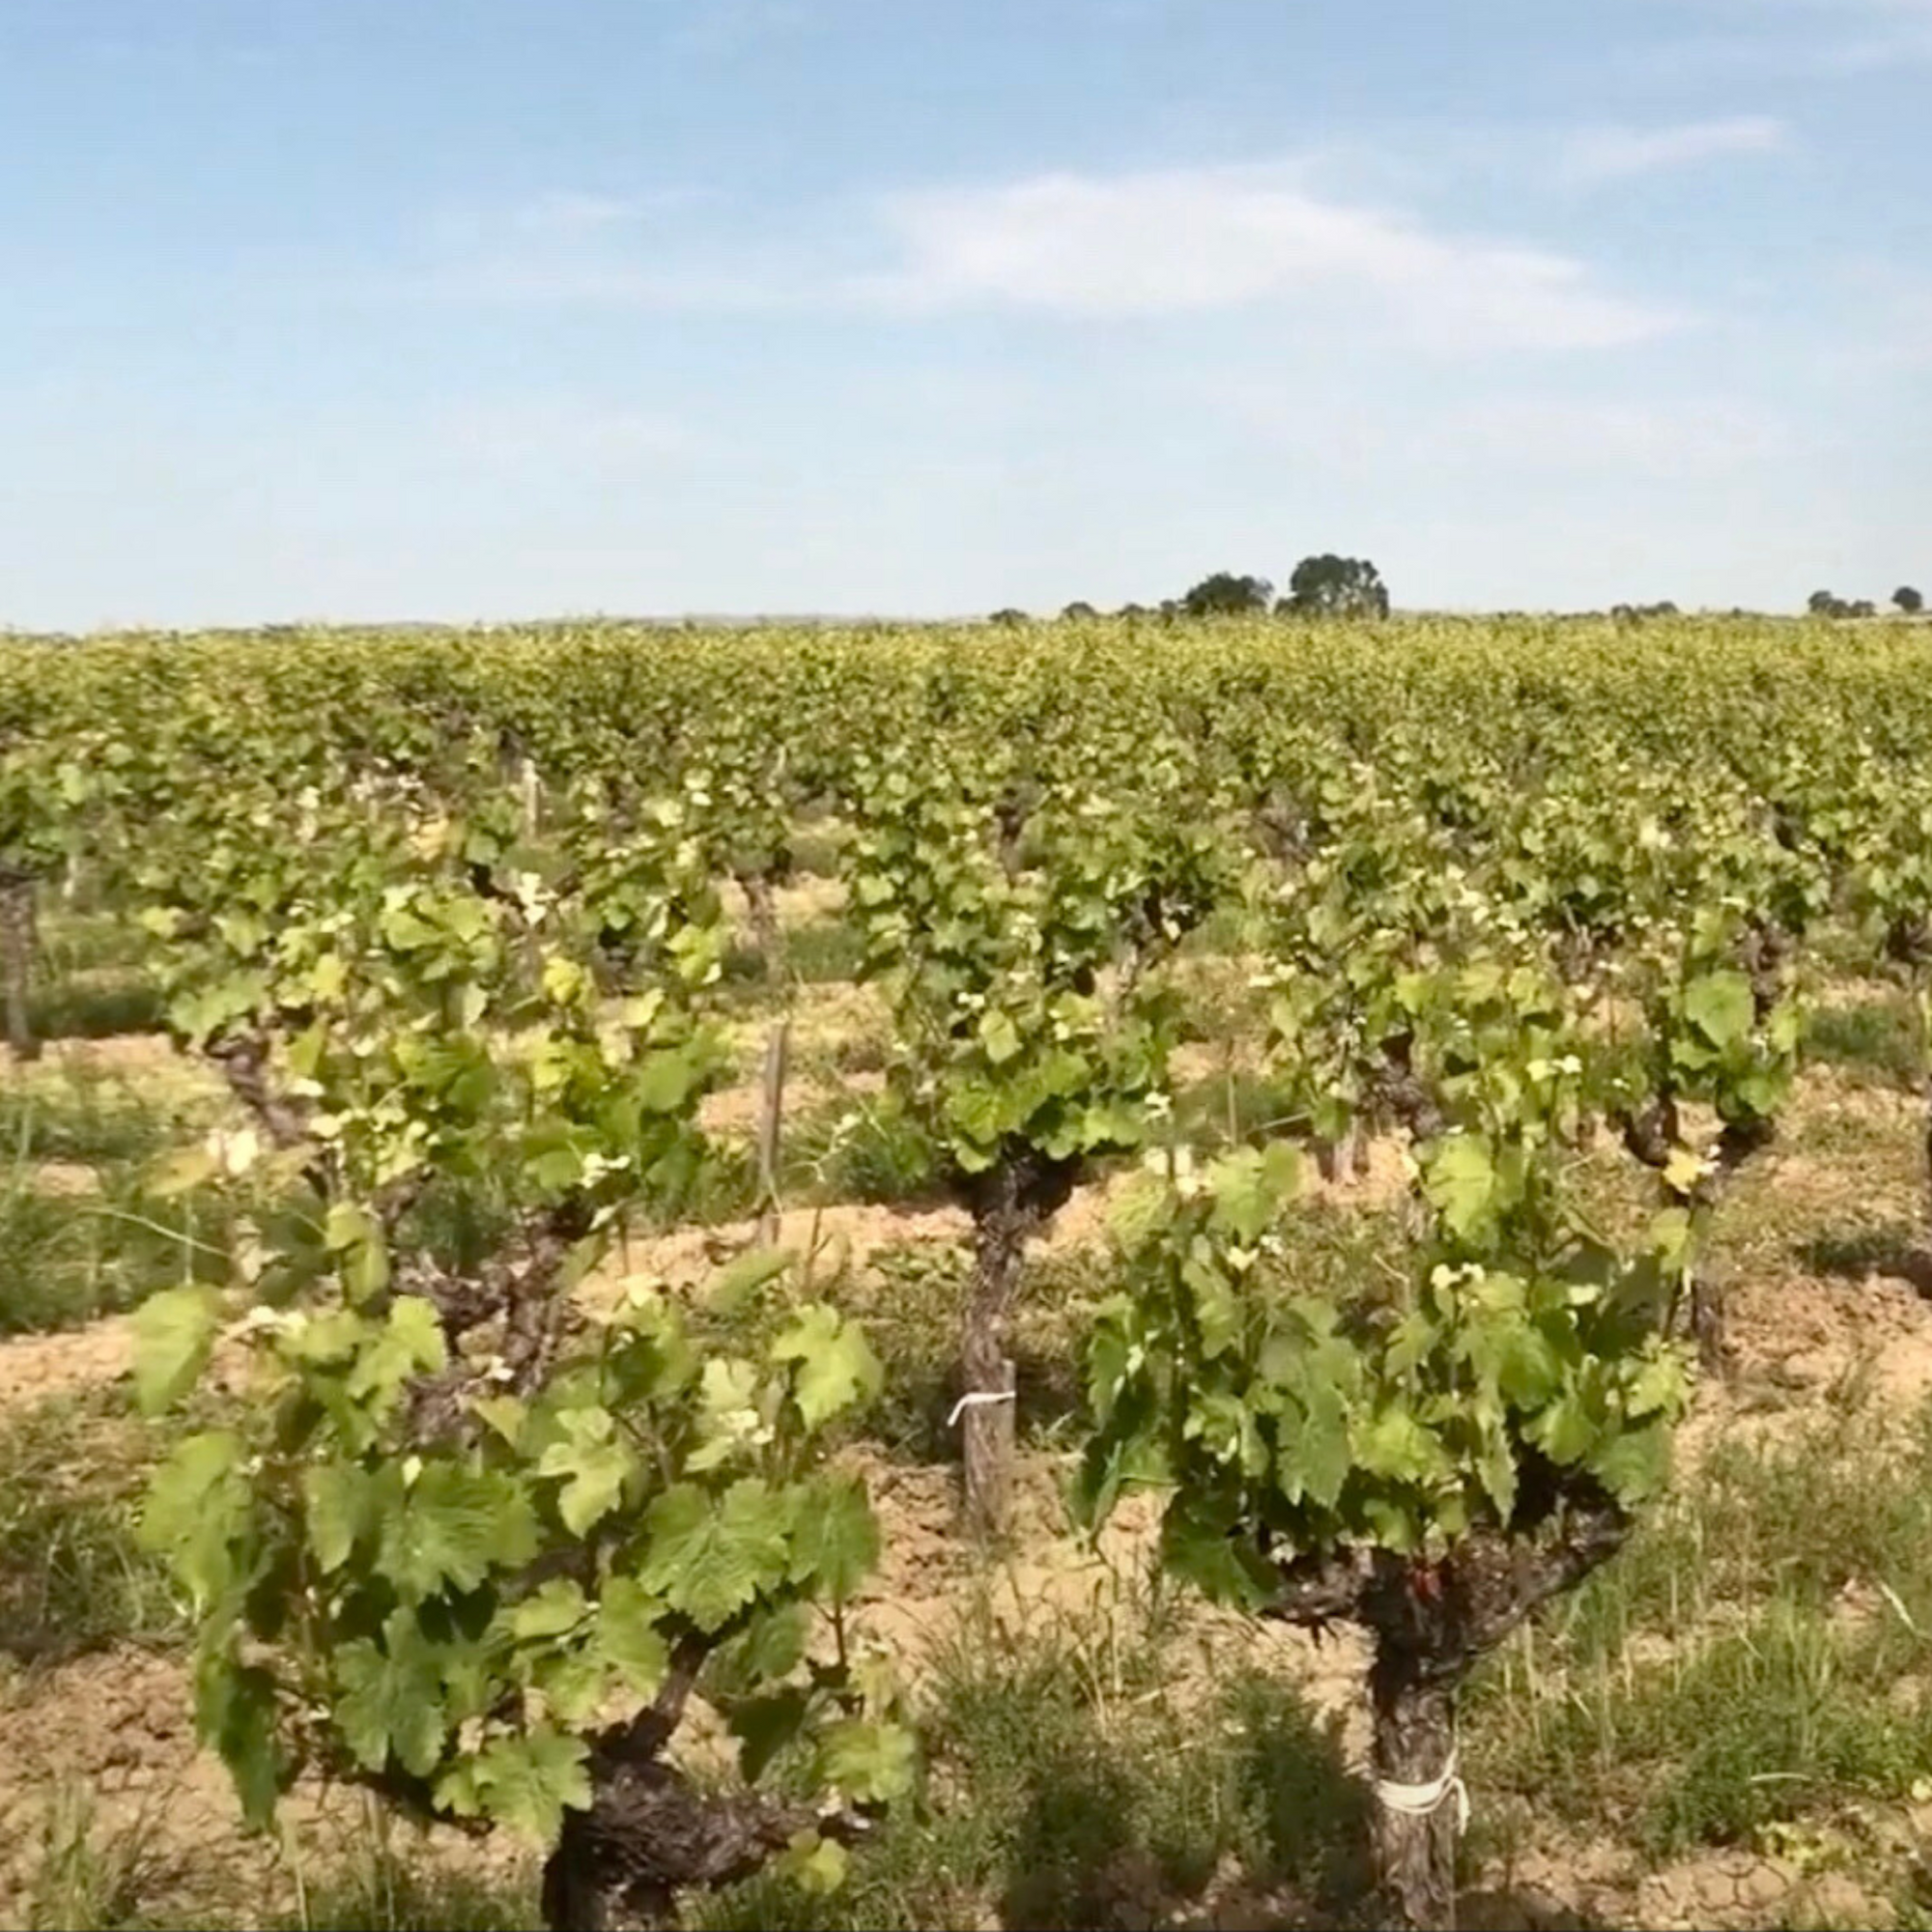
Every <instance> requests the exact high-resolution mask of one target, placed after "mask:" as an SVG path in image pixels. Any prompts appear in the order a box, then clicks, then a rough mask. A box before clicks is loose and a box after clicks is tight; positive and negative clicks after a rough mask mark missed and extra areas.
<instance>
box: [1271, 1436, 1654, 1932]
mask: <svg viewBox="0 0 1932 1932" xmlns="http://www.w3.org/2000/svg"><path fill="white" fill-rule="evenodd" d="M1525 1488H1526V1490H1530V1491H1533V1492H1537V1493H1533V1494H1531V1495H1529V1496H1528V1497H1527V1498H1526V1499H1525V1501H1524V1503H1523V1505H1522V1506H1521V1507H1520V1510H1519V1512H1518V1517H1517V1520H1516V1521H1515V1523H1514V1524H1513V1525H1512V1526H1511V1528H1510V1529H1509V1530H1507V1531H1503V1530H1497V1529H1493V1528H1492V1529H1485V1530H1477V1531H1475V1532H1472V1533H1471V1534H1470V1535H1468V1536H1465V1537H1463V1539H1462V1540H1460V1541H1459V1542H1458V1543H1456V1544H1455V1545H1454V1546H1453V1547H1452V1548H1451V1549H1450V1550H1449V1552H1448V1554H1447V1555H1445V1556H1444V1557H1443V1558H1442V1559H1441V1560H1440V1561H1438V1562H1423V1561H1420V1560H1418V1559H1412V1558H1409V1557H1406V1556H1401V1555H1398V1554H1396V1553H1395V1552H1394V1551H1393V1550H1388V1549H1369V1548H1350V1549H1343V1550H1335V1551H1331V1552H1328V1553H1326V1554H1323V1555H1319V1556H1315V1557H1311V1558H1299V1559H1295V1560H1293V1561H1292V1562H1291V1563H1290V1564H1289V1565H1288V1566H1287V1567H1286V1568H1285V1569H1284V1571H1283V1588H1282V1594H1281V1596H1280V1597H1279V1598H1278V1599H1277V1601H1276V1602H1275V1603H1274V1605H1271V1606H1270V1608H1269V1610H1268V1611H1267V1612H1266V1614H1267V1615H1269V1616H1271V1617H1276V1618H1279V1619H1281V1620H1282V1621H1284V1622H1289V1623H1296V1624H1303V1625H1311V1626H1314V1627H1317V1628H1320V1627H1321V1626H1324V1625H1326V1624H1329V1623H1332V1622H1336V1621H1343V1620H1346V1621H1349V1622H1352V1623H1356V1624H1359V1625H1361V1626H1363V1627H1364V1628H1365V1629H1367V1630H1368V1631H1369V1632H1371V1633H1372V1634H1373V1635H1374V1637H1375V1641H1376V1655H1375V1662H1374V1664H1373V1665H1372V1667H1371V1669H1370V1673H1369V1697H1370V1703H1371V1706H1372V1709H1373V1713H1374V1719H1375V1745H1374V1754H1373V1762H1372V1770H1373V1772H1374V1776H1375V1792H1374V1799H1375V1803H1374V1804H1373V1807H1372V1810H1371V1818H1370V1836H1371V1849H1372V1851H1373V1854H1374V1863H1375V1871H1376V1880H1377V1885H1378V1889H1379V1890H1380V1892H1381V1895H1382V1901H1383V1904H1384V1906H1385V1909H1386V1911H1387V1913H1388V1915H1389V1916H1388V1920H1387V1922H1388V1923H1390V1924H1393V1925H1402V1926H1407V1927H1411V1928H1414V1932H1454V1928H1455V1923H1456V1847H1457V1841H1458V1839H1459V1838H1460V1836H1461V1834H1462V1826H1463V1791H1462V1785H1461V1781H1460V1774H1459V1771H1458V1767H1457V1763H1456V1694H1457V1691H1458V1690H1459V1689H1460V1688H1461V1686H1462V1685H1463V1682H1464V1681H1465V1680H1466V1678H1467V1677H1468V1675H1469V1673H1470V1671H1471V1670H1473V1669H1474V1668H1475V1666H1476V1665H1477V1663H1479V1662H1481V1661H1482V1659H1483V1658H1485V1657H1486V1656H1488V1655H1489V1654H1490V1652H1491V1651H1492V1650H1494V1649H1495V1647H1496V1646H1497V1645H1498V1644H1499V1643H1501V1642H1502V1641H1503V1639H1504V1638H1505V1637H1507V1636H1508V1635H1509V1634H1511V1632H1513V1631H1514V1630H1516V1629H1517V1627H1518V1626H1519V1625H1520V1624H1521V1623H1522V1621H1523V1620H1524V1619H1525V1618H1526V1617H1528V1616H1529V1615H1530V1613H1531V1612H1532V1611H1533V1610H1535V1609H1536V1608H1537V1607H1538V1606H1539V1605H1542V1604H1544V1603H1546V1602H1548V1599H1549V1598H1551V1597H1554V1596H1557V1595H1559V1594H1560V1593H1561V1592H1563V1591H1565V1590H1570V1589H1574V1588H1575V1587H1576V1585H1577V1583H1579V1582H1580V1581H1581V1580H1582V1579H1583V1578H1584V1577H1586V1576H1588V1575H1589V1573H1590V1572H1591V1571H1592V1570H1594V1569H1596V1567H1597V1566H1598V1565H1599V1564H1600V1563H1603V1562H1605V1561H1606V1560H1607V1559H1608V1558H1609V1557H1610V1556H1612V1555H1614V1554H1615V1552H1616V1551H1617V1550H1618V1549H1619V1548H1621V1547H1622V1545H1623V1541H1624V1538H1625V1537H1626V1536H1627V1535H1628V1534H1629V1532H1630V1519H1629V1517H1628V1516H1627V1515H1626V1514H1625V1513H1624V1511H1623V1509H1622V1508H1621V1507H1620V1506H1619V1505H1618V1504H1617V1503H1616V1502H1615V1501H1614V1500H1613V1499H1612V1498H1611V1497H1609V1496H1608V1495H1607V1494H1606V1493H1605V1492H1603V1491H1602V1490H1601V1489H1599V1488H1598V1487H1597V1486H1596V1485H1595V1484H1594V1482H1592V1481H1591V1480H1590V1479H1589V1478H1587V1477H1582V1476H1579V1475H1578V1474H1577V1473H1576V1472H1573V1471H1559V1470H1556V1469H1554V1468H1550V1467H1547V1466H1546V1467H1543V1468H1540V1469H1537V1470H1536V1471H1535V1481H1534V1482H1529V1483H1526V1484H1525Z"/></svg>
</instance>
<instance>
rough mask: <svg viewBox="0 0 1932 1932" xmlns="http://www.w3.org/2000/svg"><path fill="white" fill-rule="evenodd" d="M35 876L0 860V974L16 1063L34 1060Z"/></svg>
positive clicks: (9, 1041) (36, 1055) (38, 1046)
mask: <svg viewBox="0 0 1932 1932" xmlns="http://www.w3.org/2000/svg"><path fill="white" fill-rule="evenodd" d="M33 973H34V875H33V873H32V872H31V871H29V870H28V869H27V867H24V866H19V865H14V864H12V863H10V862H7V861H0V974H4V975H5V978H6V982H7V1044H8V1047H9V1048H10V1049H11V1050H12V1052H13V1055H14V1059H15V1060H37V1059H39V1057H40V1052H41V1043H40V1041H39V1040H38V1039H36V1038H35V1037H34V1018H33V1007H32V992H33Z"/></svg>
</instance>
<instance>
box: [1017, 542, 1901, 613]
mask: <svg viewBox="0 0 1932 1932" xmlns="http://www.w3.org/2000/svg"><path fill="white" fill-rule="evenodd" d="M1891 602H1892V604H1893V606H1894V607H1895V608H1896V609H1897V611H1898V612H1899V614H1900V615H1901V616H1906V617H1917V616H1918V615H1919V614H1921V613H1922V612H1923V611H1924V609H1925V599H1924V597H1923V596H1922V595H1921V594H1920V593H1919V592H1918V590H1917V589H1915V588H1914V587H1913V586H1912V585H1911V584H1909V583H1902V584H1900V585H1899V587H1898V588H1897V589H1896V590H1894V591H1893V592H1892V593H1891ZM1804 608H1805V610H1806V611H1807V612H1808V613H1809V614H1810V615H1811V616H1814V617H1875V616H1877V615H1878V614H1879V611H1878V606H1877V605H1876V604H1875V603H1873V602H1872V601H1871V599H1869V598H1863V597H1861V598H1858V599H1855V600H1847V599H1845V598H1842V597H1839V596H1837V595H1836V594H1835V593H1833V591H1830V590H1814V591H1813V592H1812V593H1811V595H1810V597H1809V598H1808V599H1807V600H1806V602H1805V607H1804ZM1269 613H1272V614H1273V615H1275V616H1278V617H1309V616H1314V617H1357V618H1363V617H1386V616H1387V615H1388V613H1389V593H1388V586H1387V584H1385V583H1384V582H1382V577H1381V573H1380V571H1378V569H1377V568H1376V566H1375V565H1374V564H1373V563H1372V562H1370V561H1369V559H1368V558H1367V557H1350V556H1337V555H1336V554H1334V553H1333V552H1325V553H1323V554H1321V555H1320V556H1305V557H1303V558H1302V560H1301V561H1300V562H1299V563H1298V564H1296V565H1295V566H1294V570H1293V574H1292V575H1291V576H1290V578H1289V581H1288V589H1287V591H1286V592H1285V593H1284V594H1283V595H1282V596H1279V597H1277V596H1276V595H1275V586H1274V584H1273V583H1272V582H1270V581H1269V580H1268V579H1267V578H1265V577H1258V576H1253V575H1247V574H1242V573H1239V572H1236V571H1232V570H1217V571H1214V572H1212V573H1211V574H1210V575H1208V576H1207V577H1204V578H1203V579H1202V580H1201V581H1200V582H1198V583H1196V584H1195V585H1193V587H1192V588H1191V589H1189V590H1187V591H1186V592H1184V593H1183V594H1182V595H1181V596H1179V597H1168V598H1164V599H1163V600H1162V601H1161V602H1160V603H1159V604H1152V605H1150V604H1123V605H1122V606H1121V608H1120V610H1119V611H1117V612H1116V613H1115V614H1116V615H1118V616H1122V617H1161V618H1165V619H1167V620H1168V621H1170V622H1172V621H1174V620H1176V619H1179V618H1182V617H1220V616H1231V617H1232V616H1265V615H1268V614H1269ZM1101 614H1102V613H1101V611H1099V609H1098V608H1097V607H1096V606H1094V605H1093V604H1090V603H1088V602H1087V601H1086V600H1085V599H1084V598H1075V599H1074V601H1073V602H1072V603H1070V604H1068V605H1066V606H1065V608H1064V609H1063V610H1062V611H1061V612H1060V615H1061V617H1062V618H1063V619H1065V620H1078V619H1081V618H1088V617H1098V616H1100V615H1101ZM1609 614H1610V616H1611V617H1613V618H1615V619H1616V620H1617V621H1618V622H1620V623H1638V622H1641V621H1643V620H1644V619H1646V618H1652V617H1675V616H1678V615H1679V614H1681V613H1680V611H1679V609H1678V607H1677V605H1675V604H1674V603H1672V602H1670V600H1669V599H1667V598H1666V599H1664V600H1663V601H1662V602H1661V603H1655V604H1613V605H1611V607H1610V611H1609ZM1731 614H1732V615H1733V616H1738V617H1742V616H1747V615H1750V614H1751V613H1750V612H1748V611H1745V610H1744V608H1743V607H1742V606H1740V607H1738V608H1737V609H1735V610H1734V611H1732V612H1731ZM988 621H989V622H991V623H995V624H1007V625H1011V624H1024V623H1029V622H1031V621H1032V619H1031V616H1030V613H1029V612H1027V611H1021V610H1019V609H1017V608H1016V607H1014V606H1011V605H1009V606H1008V607H1007V608H1005V609H1004V610H1000V611H994V612H993V613H992V616H991V617H990V619H989V620H988Z"/></svg>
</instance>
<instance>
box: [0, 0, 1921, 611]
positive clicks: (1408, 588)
mask: <svg viewBox="0 0 1932 1932" xmlns="http://www.w3.org/2000/svg"><path fill="white" fill-rule="evenodd" d="M0 278H4V286H5V289H6V292H7V294H6V298H5V299H4V301H0V624H10V623H11V624H14V625H17V626H26V627H57V628H66V629H81V628H89V627H93V626H97V625H102V624H110V623H112V624H162V625H175V624H180V625H190V624H220V623H245V622H255V621H266V620H297V619H304V618H340V619H349V620H363V619H373V618H380V617H398V618H449V619H469V618H476V617H495V618H509V617H519V616H536V615H547V614H563V613H582V612H588V611H616V612H626V613H642V612H675V611H732V612H753V611H821V612H834V611H838V612H853V613H858V612H893V613H904V614H908V615H943V614H959V613H973V612H982V611H987V610H990V609H992V608H994V607H996V606H1000V605H1005V604H1017V605H1021V606H1023V607H1026V608H1030V609H1034V610H1041V611H1047V610H1053V609H1057V608H1058V607H1059V606H1060V605H1062V604H1064V603H1065V602H1066V601H1068V600H1069V599H1072V598H1076V597H1083V598H1087V599H1089V600H1091V601H1093V602H1094V603H1096V604H1100V605H1102V606H1108V605H1114V604H1118V603H1121V602H1122V601H1125V600H1127V599H1138V600H1145V601H1154V600H1157V599H1159V598H1160V597H1162V596H1164V595H1171V594H1175V593H1177V592H1179V590H1181V589H1183V588H1185V586H1186V585H1187V584H1188V583H1189V582H1192V581H1193V580H1194V579H1196V578H1197V577H1199V576H1201V575H1203V574H1205V573H1206V572H1208V571H1210V570H1213V569H1217V568H1222V567H1228V568H1233V569H1237V570H1255V571H1259V572H1261V573H1263V574H1264V575H1268V576H1271V577H1273V578H1275V579H1277V580H1278V581H1279V580H1285V579H1286V577H1287V575H1288V573H1289V571H1290V570H1291V569H1292V567H1293V563H1294V561H1295V559H1296V558H1297V557H1299V556H1301V555H1303V554H1307V553H1309V552H1312V551H1324V550H1340V551H1344V552H1346V553H1350V554H1366V555H1369V556H1372V557H1374V558H1375V559H1376V560H1377V562H1378V564H1379V565H1380V567H1381V569H1382V572H1383V575H1384V576H1385V577H1386V579H1387V580H1388V582H1389V583H1390V585H1391V588H1392V590H1393V592H1394V595H1395V599H1396V602H1397V604H1398V605H1399V606H1404V607H1411V608H1412V607H1427V608H1473V609H1494V608H1520V609H1538V608H1557V609H1564V608H1580V607H1588V606H1601V605H1604V604H1607V603H1610V602H1613V601H1617V600H1619V599H1626V598H1628V599H1634V600H1648V599H1653V598H1664V597H1668V598H1673V599H1675V600H1676V601H1677V602H1678V603H1680V604H1683V605H1685V606H1687V607H1689V606H1693V605H1710V606H1716V607H1728V606H1730V605H1732V604H1734V603H1743V604H1747V605H1753V606H1757V607H1760V608H1768V609H1779V610H1791V609H1796V608H1798V607H1799V606H1800V605H1802V603H1803V601H1804V597H1805V595H1806V593H1807V592H1809V591H1810V590H1812V589H1814V588H1817V587H1819V586H1821V585H1824V586H1829V587H1831V588H1833V590H1836V591H1837V592H1839V594H1841V595H1846V596H1870V597H1873V598H1875V599H1880V600H1883V599H1885V598H1887V597H1888V596H1889V593H1890V591H1891V590H1892V588H1893V587H1894V586H1895V585H1896V584H1898V583H1899V582H1919V583H1922V584H1924V586H1925V587H1926V588H1927V589H1928V590H1932V0H1458V4H1455V5H1449V4H1446V0H0Z"/></svg>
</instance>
